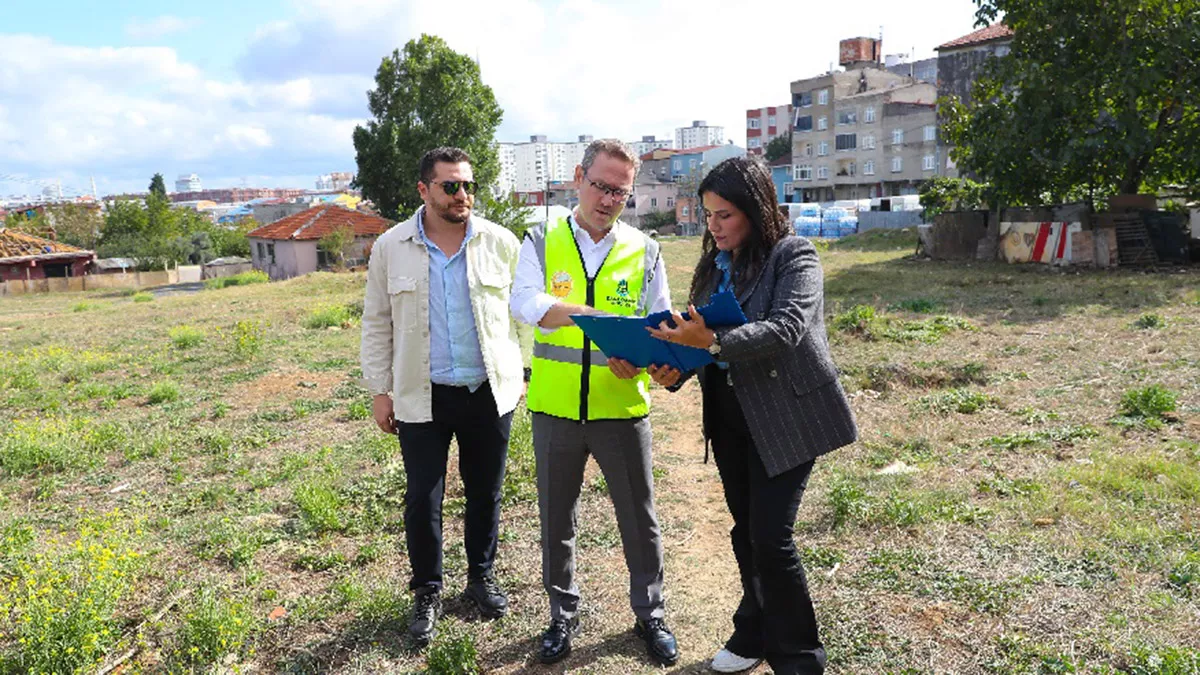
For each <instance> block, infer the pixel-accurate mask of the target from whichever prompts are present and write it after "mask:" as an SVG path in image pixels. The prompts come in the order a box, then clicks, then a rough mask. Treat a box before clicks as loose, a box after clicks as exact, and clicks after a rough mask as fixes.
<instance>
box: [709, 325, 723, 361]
mask: <svg viewBox="0 0 1200 675" xmlns="http://www.w3.org/2000/svg"><path fill="white" fill-rule="evenodd" d="M708 353H709V354H712V355H713V356H720V355H721V334H720V333H718V332H717V331H713V341H712V344H711V345H709V346H708Z"/></svg>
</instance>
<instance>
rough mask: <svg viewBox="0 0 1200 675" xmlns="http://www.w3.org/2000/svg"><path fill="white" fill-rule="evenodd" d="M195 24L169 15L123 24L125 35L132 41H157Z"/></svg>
mask: <svg viewBox="0 0 1200 675" xmlns="http://www.w3.org/2000/svg"><path fill="white" fill-rule="evenodd" d="M197 23H198V22H197V21H196V20H195V19H182V18H180V17H177V16H171V15H169V14H167V15H163V16H156V17H154V18H152V19H143V18H136V19H130V20H129V21H128V22H126V24H125V35H127V36H129V37H130V38H132V39H134V40H157V39H159V38H163V37H166V36H168V35H171V34H172V33H178V32H180V31H183V30H185V29H187V28H190V27H191V26H194V25H196V24H197Z"/></svg>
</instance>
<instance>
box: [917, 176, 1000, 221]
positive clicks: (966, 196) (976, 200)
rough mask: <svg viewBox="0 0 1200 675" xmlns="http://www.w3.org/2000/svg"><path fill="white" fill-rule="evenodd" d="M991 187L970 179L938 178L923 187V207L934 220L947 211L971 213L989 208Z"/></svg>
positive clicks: (921, 192) (928, 181)
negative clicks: (974, 210) (934, 217)
mask: <svg viewBox="0 0 1200 675" xmlns="http://www.w3.org/2000/svg"><path fill="white" fill-rule="evenodd" d="M990 190H991V186H989V185H986V184H984V183H977V182H975V181H973V180H971V179H970V178H949V177H946V176H936V177H934V178H932V179H930V180H927V181H925V183H924V184H923V185H921V190H920V195H921V207H922V208H924V209H925V216H926V217H927V218H932V217H933V216H936V215H937V214H939V213H944V212H946V211H969V210H973V209H981V208H984V207H986V206H987V195H988V193H989V192H990Z"/></svg>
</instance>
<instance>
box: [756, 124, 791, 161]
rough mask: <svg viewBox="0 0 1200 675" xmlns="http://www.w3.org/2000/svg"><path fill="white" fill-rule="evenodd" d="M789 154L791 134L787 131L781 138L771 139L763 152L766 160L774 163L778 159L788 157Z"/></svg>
mask: <svg viewBox="0 0 1200 675" xmlns="http://www.w3.org/2000/svg"><path fill="white" fill-rule="evenodd" d="M791 152H792V133H791V132H790V131H789V132H788V133H787V134H785V135H783V136H776V137H775V138H772V139H771V142H770V143H767V148H766V150H763V155H764V156H765V157H766V158H767V161H768V162H774V161H775V160H777V159H779V158H780V157H783V156H784V155H788V154H790V153H791Z"/></svg>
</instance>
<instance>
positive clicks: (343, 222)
mask: <svg viewBox="0 0 1200 675" xmlns="http://www.w3.org/2000/svg"><path fill="white" fill-rule="evenodd" d="M391 226H392V222H391V221H390V220H387V219H386V218H380V217H379V216H373V215H371V214H368V213H360V212H358V211H351V210H350V209H347V208H344V207H341V206H338V205H336V204H326V205H323V206H314V207H313V208H311V209H308V210H307V211H301V212H300V213H294V214H292V215H290V216H288V217H286V218H280V219H279V220H277V221H275V222H273V223H271V224H269V225H263V226H262V227H260V228H258V229H255V230H252V231H251V232H250V233H249V234H248V235H247V236H249V237H258V238H259V239H294V240H308V239H320V238H321V237H324V236H325V235H327V234H329V233H330V232H333V231H334V230H337V229H340V228H343V227H349V228H351V229H353V230H354V236H356V237H373V236H378V235H381V234H383V233H384V232H386V231H387V229H388V228H389V227H391Z"/></svg>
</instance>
